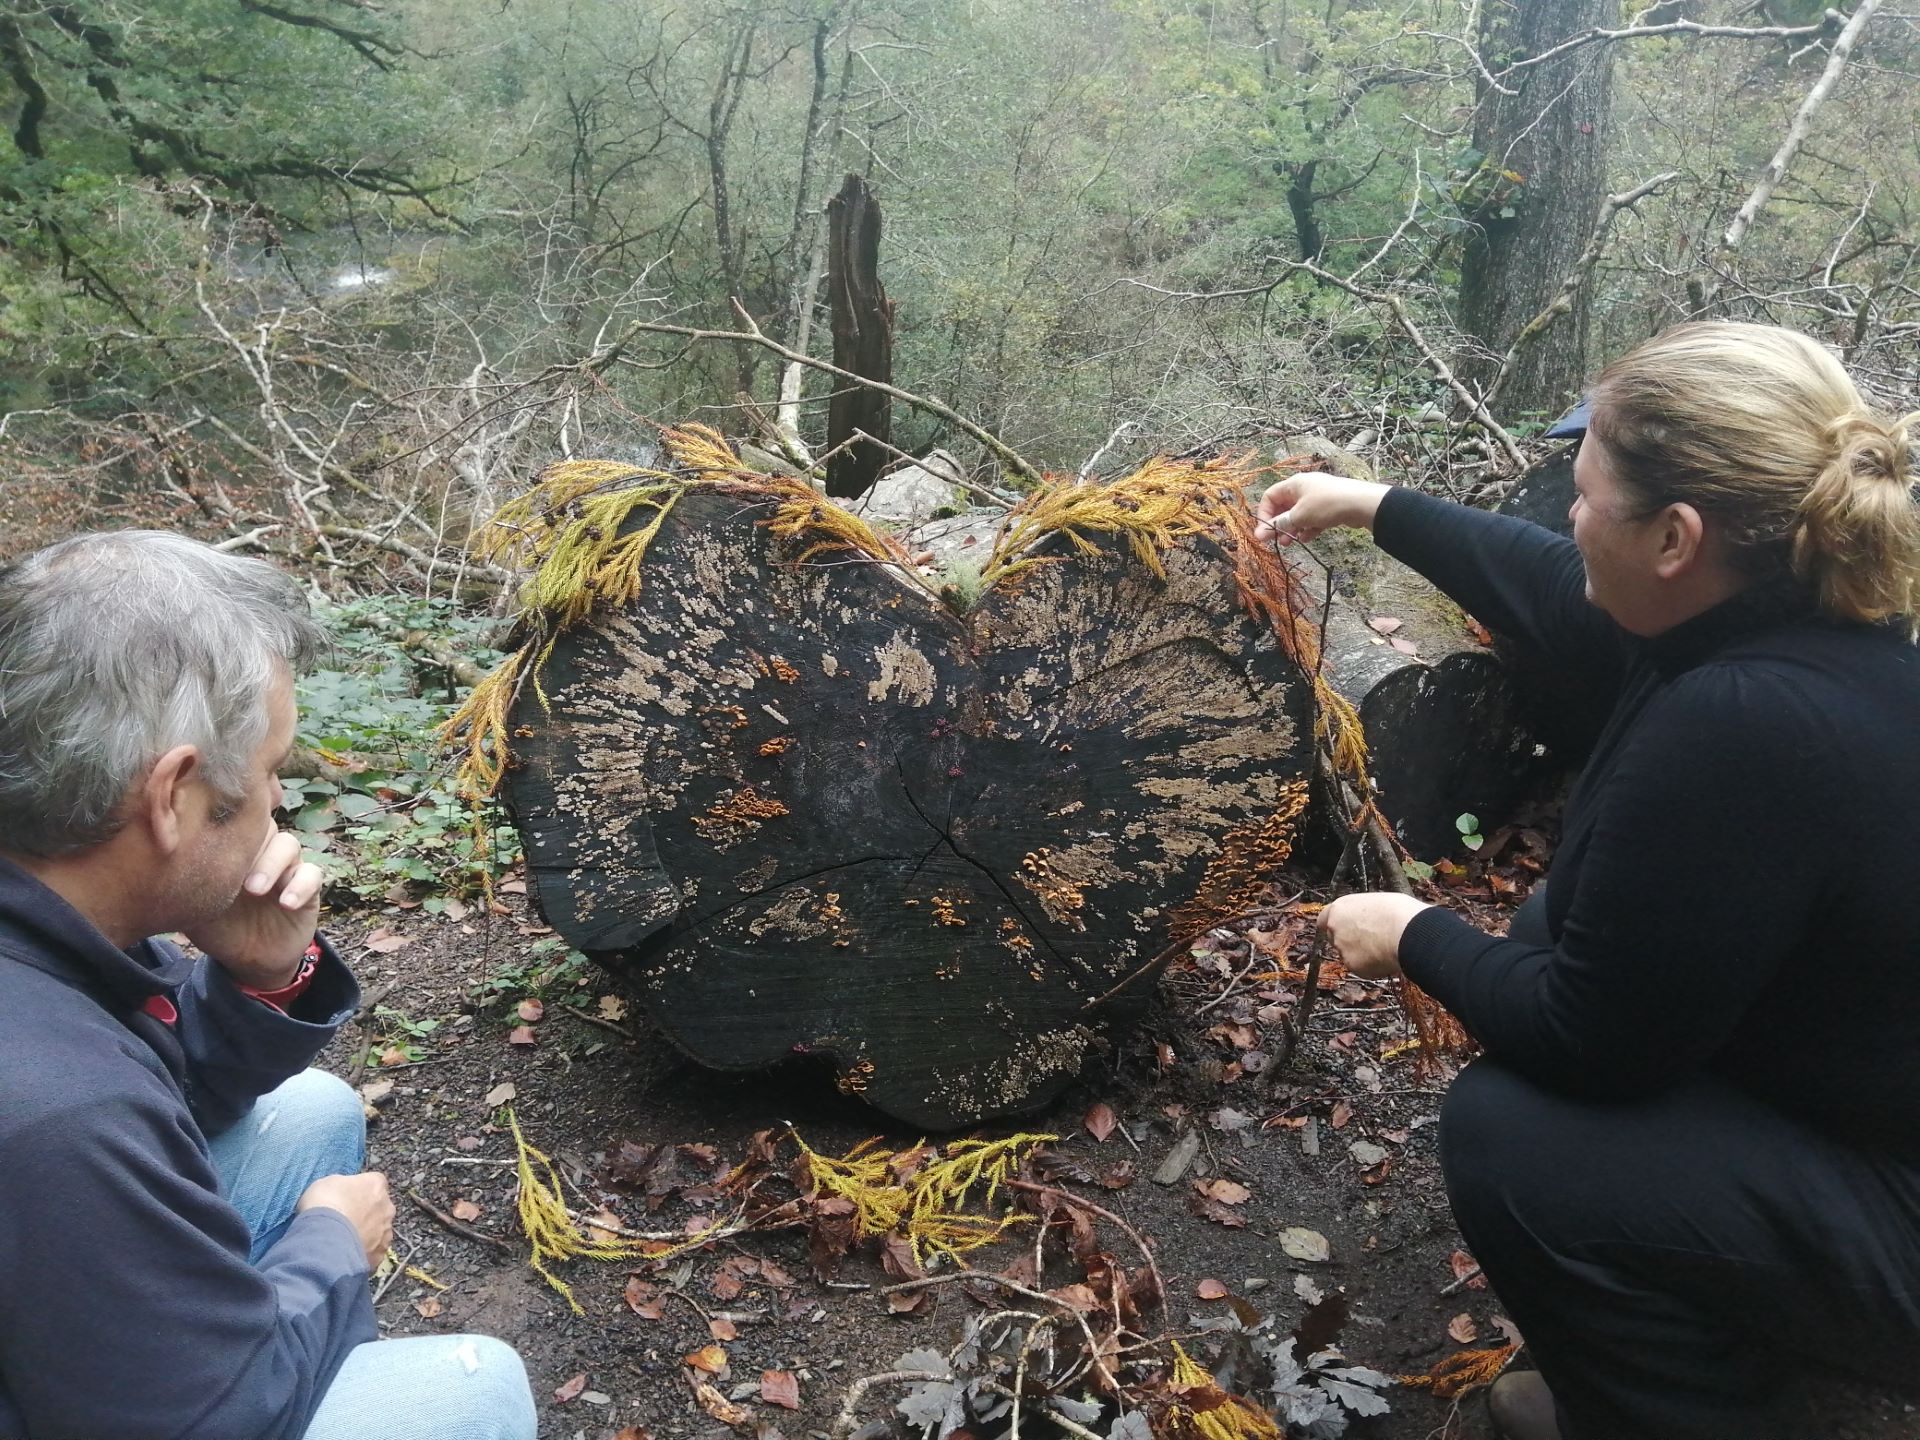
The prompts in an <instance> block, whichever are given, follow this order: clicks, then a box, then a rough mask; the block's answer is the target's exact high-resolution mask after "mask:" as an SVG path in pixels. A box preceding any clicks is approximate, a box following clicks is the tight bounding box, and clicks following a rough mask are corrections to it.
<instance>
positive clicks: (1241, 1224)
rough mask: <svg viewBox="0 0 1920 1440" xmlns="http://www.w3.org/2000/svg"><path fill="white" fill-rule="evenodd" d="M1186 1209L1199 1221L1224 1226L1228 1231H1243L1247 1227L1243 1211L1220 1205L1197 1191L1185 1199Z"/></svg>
mask: <svg viewBox="0 0 1920 1440" xmlns="http://www.w3.org/2000/svg"><path fill="white" fill-rule="evenodd" d="M1187 1208H1188V1209H1189V1210H1191V1211H1193V1213H1194V1214H1196V1215H1198V1216H1199V1217H1200V1218H1201V1219H1203V1220H1211V1221H1213V1223H1214V1224H1216V1225H1224V1226H1226V1227H1227V1228H1228V1229H1229V1230H1244V1229H1246V1227H1247V1216H1246V1212H1245V1211H1243V1210H1237V1209H1235V1208H1234V1207H1233V1206H1231V1205H1222V1204H1221V1203H1220V1202H1219V1201H1218V1200H1215V1199H1212V1198H1211V1197H1209V1196H1207V1195H1205V1194H1203V1193H1202V1192H1201V1191H1200V1190H1198V1189H1196V1190H1195V1191H1194V1192H1193V1194H1191V1195H1189V1196H1188V1197H1187Z"/></svg>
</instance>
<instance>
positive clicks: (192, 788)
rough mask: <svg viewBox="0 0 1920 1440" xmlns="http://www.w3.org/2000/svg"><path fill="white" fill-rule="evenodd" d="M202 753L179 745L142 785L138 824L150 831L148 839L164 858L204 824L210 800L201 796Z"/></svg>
mask: <svg viewBox="0 0 1920 1440" xmlns="http://www.w3.org/2000/svg"><path fill="white" fill-rule="evenodd" d="M200 771H201V765H200V749H199V747H198V746H196V745H176V746H174V747H173V749H171V750H169V751H167V753H166V754H164V755H162V756H161V757H160V758H159V759H158V760H156V761H154V762H153V768H152V769H151V770H149V771H147V778H146V779H145V780H144V781H143V782H141V786H140V794H139V804H138V807H137V810H136V813H135V816H134V819H135V822H136V823H139V824H144V825H145V826H146V827H147V833H148V837H149V838H150V840H151V841H152V843H153V846H154V848H155V849H156V850H158V851H159V852H160V853H161V854H162V855H172V854H173V853H174V852H175V851H177V850H178V849H179V848H180V846H181V845H182V843H184V841H185V840H186V838H187V836H188V835H190V834H191V833H192V832H193V831H194V830H195V829H196V828H197V826H198V824H199V823H201V822H202V821H204V818H205V817H204V814H203V812H204V811H205V809H206V798H205V797H204V796H203V795H201V794H199V793H198V792H199V791H200V790H202V789H204V788H205V787H204V786H202V785H201V784H200Z"/></svg>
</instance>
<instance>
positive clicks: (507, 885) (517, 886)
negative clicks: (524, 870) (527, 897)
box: [493, 880, 527, 895]
mask: <svg viewBox="0 0 1920 1440" xmlns="http://www.w3.org/2000/svg"><path fill="white" fill-rule="evenodd" d="M493 888H494V889H496V890H498V891H501V892H502V893H504V894H507V895H524V894H526V893H527V882H526V881H524V880H502V881H501V882H500V883H499V884H498V885H496V886H494V887H493Z"/></svg>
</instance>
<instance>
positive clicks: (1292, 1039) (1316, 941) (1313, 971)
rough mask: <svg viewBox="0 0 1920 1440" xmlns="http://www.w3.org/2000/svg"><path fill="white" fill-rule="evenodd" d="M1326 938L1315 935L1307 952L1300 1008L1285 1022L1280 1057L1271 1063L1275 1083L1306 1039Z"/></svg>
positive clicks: (1325, 952) (1324, 952)
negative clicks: (1305, 977)
mask: <svg viewBox="0 0 1920 1440" xmlns="http://www.w3.org/2000/svg"><path fill="white" fill-rule="evenodd" d="M1326 954H1327V941H1326V936H1325V935H1324V934H1321V933H1316V934H1315V935H1314V937H1313V945H1312V946H1311V947H1310V948H1309V949H1308V951H1307V980H1306V987H1305V989H1304V990H1303V992H1302V993H1301V996H1300V1008H1299V1009H1298V1010H1296V1011H1294V1014H1293V1018H1292V1019H1291V1020H1290V1021H1288V1022H1287V1029H1286V1033H1285V1035H1283V1036H1282V1037H1281V1040H1280V1055H1279V1058H1278V1059H1276V1060H1275V1061H1274V1062H1273V1074H1274V1079H1275V1080H1276V1081H1277V1080H1278V1079H1279V1077H1280V1075H1281V1073H1282V1072H1283V1071H1285V1070H1286V1068H1287V1066H1289V1065H1291V1064H1292V1063H1293V1056H1294V1052H1295V1051H1297V1050H1298V1049H1299V1048H1300V1042H1301V1041H1302V1040H1303V1039H1305V1038H1306V1034H1307V1022H1308V1021H1309V1020H1311V1019H1312V1018H1313V1002H1314V999H1315V997H1317V996H1318V995H1319V993H1320V962H1321V961H1322V960H1323V959H1325V958H1326Z"/></svg>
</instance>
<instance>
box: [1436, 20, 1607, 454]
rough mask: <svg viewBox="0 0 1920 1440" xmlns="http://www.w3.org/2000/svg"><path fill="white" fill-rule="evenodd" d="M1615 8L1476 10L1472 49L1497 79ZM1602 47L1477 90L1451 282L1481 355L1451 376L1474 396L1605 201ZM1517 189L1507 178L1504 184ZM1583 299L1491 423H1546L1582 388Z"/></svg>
mask: <svg viewBox="0 0 1920 1440" xmlns="http://www.w3.org/2000/svg"><path fill="white" fill-rule="evenodd" d="M1619 8H1620V7H1619V0H1488V3H1487V5H1486V9H1485V11H1484V12H1483V16H1482V22H1481V32H1480V36H1479V47H1480V53H1481V55H1482V57H1483V58H1484V59H1485V60H1486V62H1487V65H1488V67H1489V69H1491V70H1492V71H1493V73H1494V74H1495V75H1499V74H1500V73H1501V69H1502V67H1503V66H1505V65H1508V64H1511V63H1512V62H1513V61H1516V60H1521V59H1524V58H1526V57H1527V56H1529V55H1537V54H1540V53H1541V52H1543V51H1545V50H1548V49H1551V48H1552V47H1553V46H1554V45H1556V44H1558V43H1560V42H1561V41H1563V40H1566V39H1569V38H1571V37H1572V36H1575V35H1578V34H1582V33H1584V32H1585V31H1587V30H1590V29H1592V28H1593V27H1595V26H1597V25H1614V24H1616V23H1617V22H1618V20H1619ZM1613 53H1614V47H1613V46H1611V45H1606V44H1600V45H1587V46H1583V47H1581V48H1579V49H1577V50H1573V51H1571V52H1569V53H1568V54H1567V55H1565V56H1563V57H1560V58H1558V59H1556V60H1553V61H1550V62H1549V63H1547V64H1544V65H1537V66H1532V67H1529V68H1527V69H1524V70H1518V71H1514V72H1512V73H1511V74H1509V75H1508V76H1507V77H1506V78H1505V79H1503V80H1502V81H1501V83H1502V85H1504V86H1505V87H1506V88H1507V89H1510V90H1513V91H1515V92H1517V93H1515V94H1512V95H1505V94H1501V93H1500V92H1499V91H1498V90H1496V89H1494V88H1493V87H1492V86H1491V85H1489V84H1488V83H1487V82H1486V81H1485V80H1484V79H1483V80H1482V81H1481V82H1480V104H1479V109H1478V111H1477V112H1476V115H1475V119H1474V127H1473V147H1474V149H1475V150H1476V151H1478V152H1479V154H1480V157H1481V158H1480V159H1479V161H1478V162H1477V163H1476V166H1475V168H1474V170H1473V172H1472V175H1471V178H1469V179H1467V180H1465V181H1464V183H1463V185H1462V189H1461V197H1460V198H1461V204H1462V207H1463V209H1464V210H1465V212H1466V217H1467V219H1468V220H1469V221H1470V222H1471V223H1472V225H1473V227H1474V228H1473V230H1472V231H1471V233H1470V235H1469V238H1468V241H1467V246H1466V253H1465V255H1464V256H1463V257H1462V262H1461V271H1460V327H1461V329H1462V330H1464V331H1465V332H1466V333H1467V334H1468V335H1469V336H1471V337H1472V338H1473V339H1474V340H1476V341H1477V342H1478V343H1479V345H1480V346H1481V347H1483V350H1484V351H1485V352H1486V353H1485V354H1484V355H1482V356H1481V357H1479V358H1477V359H1474V360H1470V361H1468V362H1467V363H1465V364H1463V366H1462V367H1461V374H1462V378H1464V379H1466V380H1467V382H1468V383H1469V384H1473V385H1477V386H1479V387H1480V388H1482V389H1484V388H1485V387H1487V386H1489V385H1491V384H1492V383H1493V380H1494V377H1495V375H1496V374H1497V373H1498V368H1499V357H1501V356H1503V355H1505V354H1506V352H1507V349H1508V347H1509V346H1510V345H1512V343H1513V341H1514V337H1515V336H1516V335H1518V334H1519V332H1520V330H1521V328H1522V327H1523V326H1525V325H1526V323H1527V322H1528V321H1529V320H1531V319H1533V318H1534V316H1536V315H1538V314H1539V313H1540V311H1541V310H1543V309H1544V308H1545V307H1546V305H1547V304H1548V302H1549V301H1551V300H1552V299H1553V297H1554V295H1555V293H1556V292H1557V291H1558V289H1559V288H1560V284H1561V281H1562V280H1564V279H1565V278H1566V275H1567V272H1568V271H1569V270H1571V269H1572V268H1573V265H1574V263H1575V261H1577V260H1578V259H1579V257H1580V254H1581V252H1582V251H1583V250H1584V249H1585V248H1586V246H1587V242H1588V240H1589V238H1590V237H1591V235H1592V232H1593V224H1594V216H1595V215H1596V214H1597V213H1598V212H1599V209H1600V206H1601V203H1602V202H1603V201H1604V200H1605V199H1606V195H1607V152H1608V136H1609V132H1610V128H1611V115H1612V83H1613ZM1515 177H1517V178H1515ZM1587 318H1588V300H1587V294H1586V292H1585V291H1582V292H1581V293H1579V294H1577V295H1575V296H1574V297H1573V304H1572V307H1571V310H1570V311H1569V313H1567V314H1565V315H1562V316H1560V317H1559V318H1558V319H1557V320H1556V321H1555V323H1554V324H1553V326H1552V327H1551V328H1549V329H1547V330H1546V331H1545V332H1544V333H1542V334H1541V335H1540V336H1538V337H1537V338H1535V339H1534V340H1533V341H1531V342H1530V343H1529V344H1528V345H1526V346H1525V347H1523V348H1522V349H1521V351H1520V352H1519V354H1518V355H1517V356H1516V357H1515V361H1514V370H1513V373H1512V374H1511V375H1509V376H1508V378H1507V380H1506V382H1505V385H1504V386H1503V388H1502V392H1501V400H1500V403H1499V407H1498V410H1499V414H1500V415H1502V416H1513V415H1520V414H1524V413H1527V412H1545V411H1548V410H1553V409H1555V408H1556V407H1559V406H1560V405H1562V404H1563V403H1564V402H1565V401H1566V400H1568V399H1569V398H1570V397H1571V396H1573V395H1574V394H1576V393H1577V392H1578V390H1579V387H1580V386H1581V384H1582V383H1583V382H1584V380H1585V379H1586V370H1587V329H1588V325H1587Z"/></svg>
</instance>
